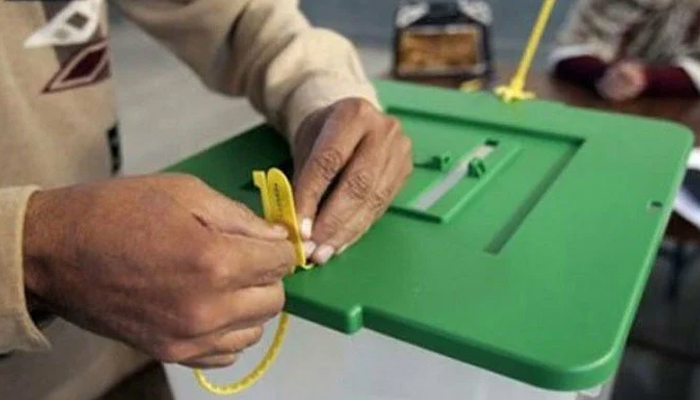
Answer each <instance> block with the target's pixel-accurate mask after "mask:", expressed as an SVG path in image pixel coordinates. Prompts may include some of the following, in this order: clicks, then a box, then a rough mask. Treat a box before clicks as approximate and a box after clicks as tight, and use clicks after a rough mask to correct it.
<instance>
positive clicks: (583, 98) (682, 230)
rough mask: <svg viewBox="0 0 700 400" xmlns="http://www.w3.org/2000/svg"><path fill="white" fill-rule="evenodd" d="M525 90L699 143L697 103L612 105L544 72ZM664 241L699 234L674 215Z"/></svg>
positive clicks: (502, 76) (444, 81)
mask: <svg viewBox="0 0 700 400" xmlns="http://www.w3.org/2000/svg"><path fill="white" fill-rule="evenodd" d="M513 71H514V68H512V67H509V66H504V67H502V68H499V69H498V70H497V73H496V76H495V77H494V79H493V82H492V85H494V86H495V85H499V84H503V83H507V82H508V80H509V79H510V77H511V76H512V72H513ZM410 81H412V82H415V83H422V84H428V85H433V86H440V87H446V88H458V87H459V85H460V84H461V83H462V80H461V79H452V78H421V79H411V80H410ZM527 90H529V91H533V92H535V93H537V97H538V98H540V99H544V100H552V101H559V102H562V103H566V104H569V105H572V106H577V107H585V108H593V109H600V110H607V111H613V112H619V113H624V114H633V115H639V116H644V117H650V118H660V119H665V120H670V121H674V122H678V123H681V124H683V125H686V126H687V127H689V128H690V129H692V131H693V132H694V133H695V145H696V146H698V144H699V143H700V100H697V99H690V98H643V99H637V100H633V101H628V102H622V103H611V102H608V101H606V100H603V99H601V98H600V97H599V96H597V95H596V94H594V93H593V92H591V91H590V90H588V89H585V88H581V87H578V86H576V85H573V84H571V83H568V82H564V81H561V80H558V79H555V78H552V77H550V76H549V75H548V74H546V73H545V72H543V71H534V72H531V73H530V75H529V76H528V80H527ZM666 237H668V238H671V239H674V240H678V241H681V242H700V230H698V228H696V227H695V226H694V225H692V224H691V223H690V222H688V221H686V220H685V219H683V218H682V217H681V216H679V215H678V214H676V213H675V212H674V213H673V215H672V216H671V219H670V221H669V224H668V228H667V230H666Z"/></svg>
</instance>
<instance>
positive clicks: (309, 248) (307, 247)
mask: <svg viewBox="0 0 700 400" xmlns="http://www.w3.org/2000/svg"><path fill="white" fill-rule="evenodd" d="M314 250H316V243H314V242H312V241H310V240H309V241H306V242H304V254H306V257H307V258H308V257H311V254H313V252H314Z"/></svg>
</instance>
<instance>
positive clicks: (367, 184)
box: [294, 98, 413, 264]
mask: <svg viewBox="0 0 700 400" xmlns="http://www.w3.org/2000/svg"><path fill="white" fill-rule="evenodd" d="M294 169H295V174H294V175H295V177H294V178H295V179H294V180H295V185H294V190H295V198H296V206H297V212H298V213H299V217H300V221H301V235H302V237H303V238H304V239H305V240H306V241H307V242H306V248H307V254H311V260H312V261H313V262H315V263H317V264H324V263H325V262H327V261H328V260H329V258H330V257H332V256H333V255H335V254H340V253H342V252H343V250H345V248H346V247H347V246H349V245H351V244H353V243H354V242H355V241H357V240H358V239H359V238H360V237H361V236H362V235H363V234H364V233H365V232H366V231H367V230H368V229H369V227H370V226H371V225H372V223H374V221H376V220H377V219H378V218H379V217H380V216H381V215H382V214H383V213H384V212H385V211H386V209H387V208H388V207H389V205H390V203H391V201H392V200H393V199H394V197H395V196H396V195H397V193H398V191H399V189H400V188H401V186H402V185H403V183H404V182H405V181H406V179H407V177H408V176H409V175H410V173H411V171H412V169H413V158H412V153H411V141H410V140H409V139H408V137H407V136H406V135H405V134H404V133H403V131H402V129H401V125H400V123H399V121H398V120H397V119H395V118H393V117H389V116H387V115H385V114H383V113H382V112H381V111H379V110H378V109H376V108H375V107H374V106H373V105H372V104H371V103H369V102H367V101H366V100H362V99H357V98H350V99H345V100H340V101H338V102H336V103H335V104H333V105H331V106H329V107H327V108H325V109H322V110H319V111H317V112H315V113H313V114H312V115H310V116H309V117H308V118H307V119H306V120H305V121H304V123H303V124H302V125H301V127H300V128H299V131H298V132H297V135H296V138H295V145H294ZM322 199H327V200H325V201H322Z"/></svg>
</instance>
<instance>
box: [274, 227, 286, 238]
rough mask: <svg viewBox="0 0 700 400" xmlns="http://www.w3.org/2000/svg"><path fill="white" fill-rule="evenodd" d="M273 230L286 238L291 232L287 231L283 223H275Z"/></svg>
mask: <svg viewBox="0 0 700 400" xmlns="http://www.w3.org/2000/svg"><path fill="white" fill-rule="evenodd" d="M272 230H273V231H275V234H277V235H280V236H284V237H285V238H286V237H287V236H288V235H289V232H287V228H285V227H284V226H282V225H275V226H273V227H272Z"/></svg>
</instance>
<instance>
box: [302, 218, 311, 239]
mask: <svg viewBox="0 0 700 400" xmlns="http://www.w3.org/2000/svg"><path fill="white" fill-rule="evenodd" d="M313 225H314V223H313V222H311V219H310V218H304V219H303V220H301V227H300V228H299V231H300V232H299V233H301V237H302V239H305V240H308V239H311V230H312V228H313Z"/></svg>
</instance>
